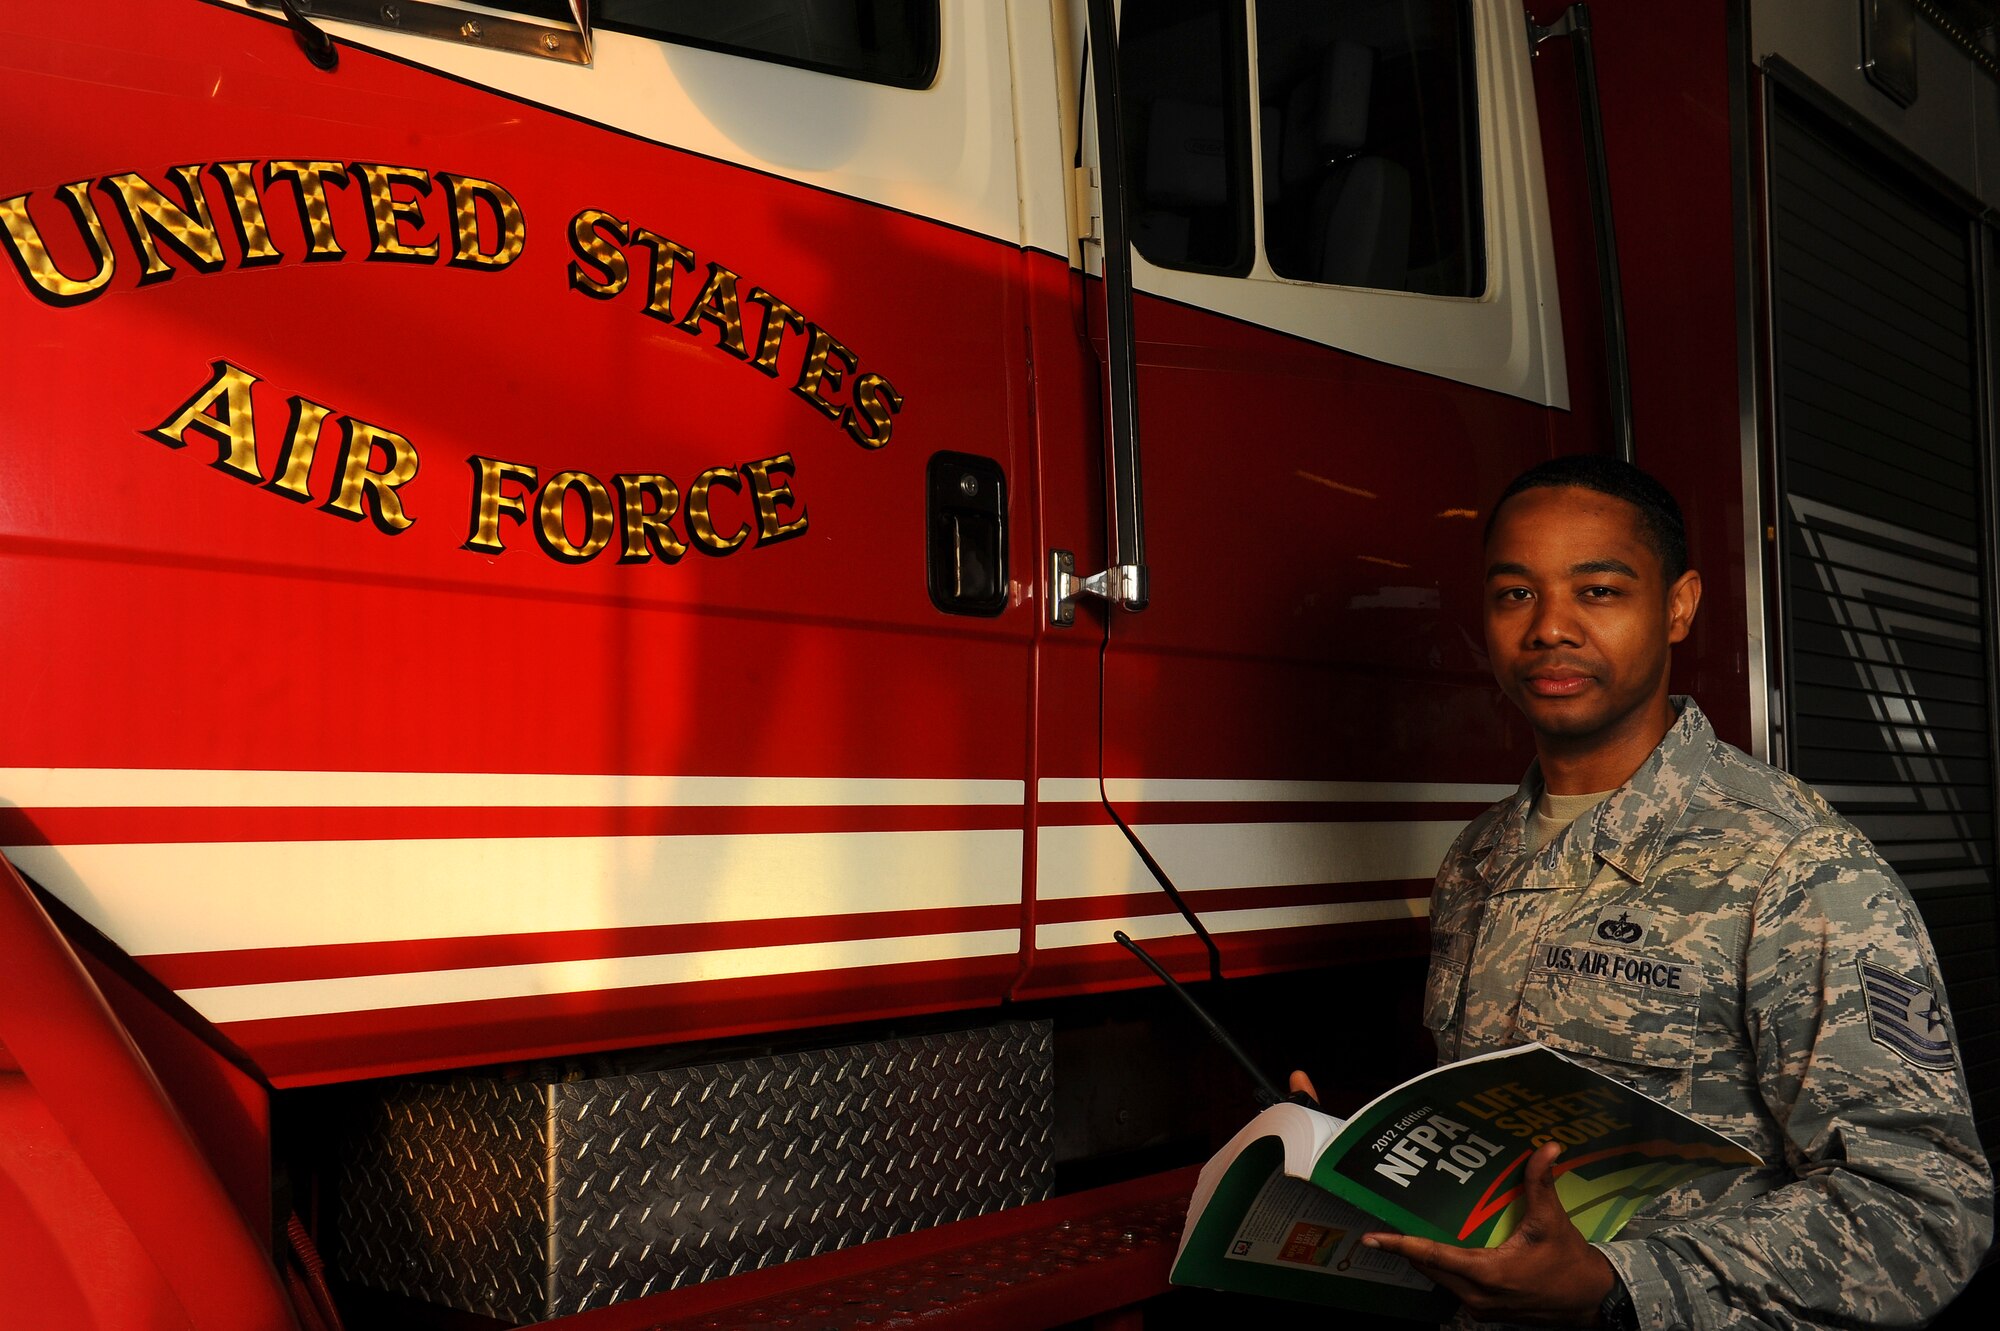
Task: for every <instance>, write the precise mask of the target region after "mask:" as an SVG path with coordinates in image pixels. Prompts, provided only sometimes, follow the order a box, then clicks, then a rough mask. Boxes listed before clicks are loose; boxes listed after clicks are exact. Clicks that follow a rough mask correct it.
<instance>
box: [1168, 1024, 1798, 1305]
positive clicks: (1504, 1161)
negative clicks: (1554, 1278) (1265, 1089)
mask: <svg viewBox="0 0 2000 1331" xmlns="http://www.w3.org/2000/svg"><path fill="white" fill-rule="evenodd" d="M1551 1140H1554V1141H1559V1142H1561V1143H1563V1153H1562V1155H1560V1156H1558V1157H1557V1159H1556V1162H1555V1186H1556V1195H1557V1197H1558V1198H1559V1199H1560V1200H1561V1202H1562V1204H1563V1207H1564V1209H1565V1210H1567V1211H1568V1212H1569V1215H1570V1219H1571V1220H1573V1221H1574V1222H1575V1223H1576V1226H1577V1228H1578V1229H1579V1230H1581V1231H1582V1232H1583V1235H1584V1237H1585V1238H1587V1239H1590V1240H1592V1241H1597V1242H1601V1241H1603V1240H1605V1239H1609V1238H1611V1237H1612V1236H1613V1235H1615V1234H1616V1233H1617V1232H1618V1231H1619V1230H1620V1229H1621V1228H1623V1227H1624V1225H1625V1222H1626V1221H1627V1220H1629V1219H1631V1217H1632V1215H1633V1213H1634V1212H1636V1211H1637V1210H1638V1209H1639V1208H1640V1207H1641V1206H1643V1205H1645V1204H1646V1203H1647V1202H1648V1201H1650V1200H1652V1199H1653V1198H1654V1197H1657V1196H1659V1195H1660V1194H1661V1193H1663V1192H1665V1191H1666V1190H1667V1189H1669V1188H1672V1187H1675V1186H1677V1185H1679V1184H1681V1183H1684V1182H1686V1181H1687V1180H1689V1179H1692V1178H1695V1177H1697V1176H1698V1175H1701V1174H1705V1173H1708V1172H1709V1171H1711V1170H1715V1169H1729V1168H1739V1167H1743V1166H1747V1165H1755V1164H1759V1163H1761V1161H1760V1160H1759V1159H1758V1157H1757V1156H1756V1155H1755V1154H1753V1153H1752V1152H1750V1151H1748V1150H1745V1149H1744V1148H1743V1147H1741V1146H1739V1145H1737V1144H1736V1143H1735V1142H1733V1141H1731V1140H1730V1139H1729V1138H1727V1137H1724V1136H1723V1135H1722V1134H1720V1133H1718V1132H1715V1131H1713V1130H1712V1129H1709V1128H1706V1127H1703V1126H1702V1125H1701V1124H1699V1123H1696V1122H1695V1121H1694V1120H1693V1119H1691V1118H1688V1117H1687V1116H1686V1115H1684V1114H1681V1113H1679V1112H1678V1111H1676V1110H1673V1109H1670V1108H1668V1107H1667V1106H1665V1105H1663V1104H1660V1103H1659V1102H1658V1101H1656V1100H1652V1099H1650V1098H1648V1097H1647V1096H1644V1095H1642V1094H1640V1093H1639V1092H1637V1091H1635V1090H1633V1089H1632V1088H1630V1087H1629V1086H1626V1085H1625V1084H1624V1083H1622V1082H1618V1081H1615V1080H1613V1079H1612V1078H1609V1077H1606V1076H1603V1075H1602V1074H1600V1073H1597V1072H1594V1071H1592V1070H1591V1069H1589V1068H1586V1067H1584V1066H1582V1065H1581V1064H1578V1063H1575V1062H1572V1061H1571V1060H1569V1059H1567V1058H1565V1057H1563V1056H1562V1055H1561V1054H1559V1053H1557V1052H1556V1051H1554V1050H1553V1049H1549V1048H1546V1047H1545V1046H1542V1045H1539V1044H1528V1045H1522V1046H1520V1047H1518V1048H1514V1049H1508V1050H1503V1051H1501V1052H1499V1053H1495V1054H1483V1055H1480V1056H1479V1057H1477V1058H1470V1059H1466V1060H1464V1061H1463V1062H1459V1063H1452V1064H1447V1065H1446V1066H1444V1067H1440V1068H1433V1069H1432V1070H1431V1071H1429V1072H1426V1073H1424V1074H1422V1075H1421V1076H1418V1077H1414V1078H1412V1079H1411V1080H1409V1081H1407V1082H1404V1083H1403V1084H1402V1085H1401V1086H1398V1087H1396V1088H1395V1089H1394V1090H1391V1091H1389V1092H1387V1093H1386V1094H1384V1095H1381V1096H1378V1097H1377V1098H1376V1099H1374V1100H1373V1101H1371V1102H1369V1103H1368V1104H1367V1105H1365V1106H1363V1107H1362V1108H1361V1109H1360V1110H1359V1111H1358V1112H1357V1113H1356V1114H1355V1115H1354V1116H1353V1117H1352V1118H1350V1119H1347V1120H1345V1121H1343V1120H1341V1119H1337V1118H1333V1117H1331V1116H1330V1115H1327V1114H1322V1113H1320V1112H1318V1111H1317V1110H1314V1109H1309V1108H1306V1107H1305V1106H1303V1105H1294V1104H1280V1105H1273V1106H1272V1107H1271V1108H1269V1109H1266V1110H1265V1111H1264V1112H1263V1113H1261V1114H1259V1115H1258V1116H1257V1117H1256V1118H1254V1119H1252V1120H1251V1121H1250V1123H1249V1125H1248V1126H1247V1127H1245V1128H1244V1129H1243V1131H1241V1132H1239V1133H1237V1134H1236V1136H1235V1137H1234V1138H1232V1139H1231V1140H1230V1142H1229V1144H1228V1145H1227V1146H1225V1147H1223V1149H1222V1150H1221V1151H1220V1152H1218V1153H1217V1154H1216V1156H1215V1157H1214V1159H1212V1160H1210V1161H1209V1162H1208V1164H1207V1165H1206V1166H1205V1167H1204V1168H1203V1169H1202V1172H1201V1177H1200V1180H1199V1181H1198V1182H1197V1184H1196V1186H1195V1192H1194V1197H1193V1200H1192V1201H1191V1202H1190V1204H1189V1207H1188V1222H1187V1226H1186V1228H1185V1229H1184V1230H1183V1232H1182V1235H1181V1248H1180V1253H1179V1255H1178V1256H1177V1257H1176V1259H1175V1262H1174V1270H1173V1280H1174V1282H1175V1283H1176V1284H1183V1285H1199V1286H1204V1287H1206V1288H1211V1289H1228V1290H1238V1291H1241V1292H1245V1293H1255V1294H1268V1295H1276V1296H1278V1297H1282V1298H1294V1299H1299V1300H1302V1301H1305V1302H1312V1303H1325V1304H1332V1305H1335V1306H1339V1307H1347V1308H1355V1309H1361V1310H1367V1311H1375V1312H1383V1313H1391V1314H1399V1315H1403V1316H1408V1317H1413V1318H1420V1319H1431V1318H1436V1317H1440V1316H1442V1315H1445V1314H1447V1313H1448V1312H1449V1310H1450V1307H1451V1302H1452V1301H1451V1299H1450V1298H1449V1296H1447V1295H1445V1294H1444V1293H1443V1291H1441V1290H1437V1289H1435V1288H1433V1287H1432V1286H1431V1285H1430V1283H1429V1282H1428V1281H1426V1280H1425V1279H1424V1278H1423V1277H1422V1276H1420V1275H1418V1274H1417V1273H1416V1272H1415V1271H1414V1270H1412V1269H1411V1268H1410V1266H1409V1265H1408V1264H1407V1263H1406V1262H1404V1261H1402V1260H1401V1259H1400V1258H1397V1257H1393V1256H1391V1255H1389V1254H1387V1253H1382V1252H1378V1251H1375V1250H1373V1249H1369V1248H1364V1247H1362V1246H1361V1236H1362V1235H1363V1234H1365V1233H1367V1232H1369V1231H1371V1230H1381V1229H1393V1230H1398V1231H1400V1232H1402V1233H1405V1234H1417V1235H1421V1236H1423V1237H1425V1238H1430V1239H1436V1240H1437V1241H1439V1242H1441V1243H1451V1244H1455V1245H1457V1246H1459V1247H1468V1248H1470V1247H1493V1246H1495V1245H1497V1244H1500V1243H1502V1242H1504V1241H1505V1240H1506V1238H1507V1236H1508V1234H1510V1233H1512V1232H1513V1227H1514V1221H1515V1218H1516V1217H1517V1216H1518V1214H1519V1213H1520V1210H1521V1206H1522V1191H1523V1179H1524V1176H1525V1171H1526V1166H1527V1161H1528V1157H1529V1156H1531V1155H1532V1154H1533V1153H1534V1152H1535V1150H1536V1149H1537V1148H1538V1147H1540V1146H1541V1145H1542V1144H1543V1143H1544V1142H1547V1141H1551Z"/></svg>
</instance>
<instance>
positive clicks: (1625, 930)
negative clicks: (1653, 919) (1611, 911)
mask: <svg viewBox="0 0 2000 1331" xmlns="http://www.w3.org/2000/svg"><path fill="white" fill-rule="evenodd" d="M1596 932H1597V936H1598V937H1599V938H1601V939H1603V940H1604V941H1605V942H1607V943H1616V944H1618V945H1619V946H1621V947H1630V946H1631V945H1632V944H1634V943H1636V942H1638V941H1639V940H1640V939H1642V938H1644V937H1645V936H1646V926H1645V925H1644V924H1642V923H1640V922H1639V921H1638V920H1635V919H1633V918H1632V912H1631V911H1629V910H1621V911H1619V912H1618V918H1617V919H1615V920H1614V919H1610V918H1606V919H1602V920H1599V921H1598V922H1597V930H1596Z"/></svg>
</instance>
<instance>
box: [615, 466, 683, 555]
mask: <svg viewBox="0 0 2000 1331" xmlns="http://www.w3.org/2000/svg"><path fill="white" fill-rule="evenodd" d="M617 479H618V499H619V505H620V507H621V508H622V509H623V516H624V519H625V548H624V550H623V551H621V552H620V554H619V556H618V562H619V563H621V564H643V563H645V562H646V561H647V560H648V559H651V558H652V557H653V556H654V555H658V556H659V557H660V562H661V563H663V564H678V563H679V562H680V559H681V556H682V555H684V554H686V553H687V545H686V543H685V542H683V541H682V540H681V538H680V537H679V536H678V535H677V534H676V533H675V532H674V529H673V518H674V513H675V512H676V511H677V510H678V509H679V508H680V503H681V494H680V491H679V490H677V489H675V488H674V483H673V482H672V481H670V480H668V479H667V478H666V477H664V476H661V475H658V474H657V473H654V472H634V473H632V474H630V475H624V476H620V477H618V478H617ZM648 495H651V496H652V497H653V502H654V507H653V508H652V509H650V510H649V509H647V507H646V496H648Z"/></svg>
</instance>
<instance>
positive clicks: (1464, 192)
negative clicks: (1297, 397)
mask: <svg viewBox="0 0 2000 1331" xmlns="http://www.w3.org/2000/svg"><path fill="white" fill-rule="evenodd" d="M1257 84H1258V91H1257V100H1258V112H1259V120H1260V125H1259V135H1260V140H1261V145H1262V148H1263V171H1262V184H1263V206H1264V252H1265V257H1266V259H1268V260H1269V262H1270V265H1271V269H1272V271H1273V272H1275V273H1277V274H1278V275H1279V276H1280V277H1289V278H1296V279H1302V280H1304V281H1308V282H1326V283H1333V284H1337V285H1340V286H1358V287H1378V288H1385V289H1388V290H1392V291H1416V292H1423V293H1425V294H1428V295H1434V296H1477V295H1481V294H1482V293H1483V292H1484V291H1485V287H1486V271H1485V268H1486V265H1485V252H1484V242H1483V238H1482V235H1481V232H1482V227H1481V217H1480V211H1481V210H1480V188H1479V160H1478V149H1477V143H1478V137H1477V124H1476V121H1475V112H1474V106H1475V105H1476V97H1475V93H1476V84H1475V79H1474V73H1473V48H1472V19H1471V14H1470V12H1469V6H1468V5H1467V4H1466V3H1465V0H1377V2H1376V3H1369V4H1339V5H1330V4H1326V3H1324V2H1323V0H1257ZM1149 257H1150V256H1149Z"/></svg>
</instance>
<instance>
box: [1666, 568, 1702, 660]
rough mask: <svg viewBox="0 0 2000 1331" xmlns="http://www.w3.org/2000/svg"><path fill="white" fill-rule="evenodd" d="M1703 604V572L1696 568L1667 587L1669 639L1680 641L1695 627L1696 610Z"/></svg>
mask: <svg viewBox="0 0 2000 1331" xmlns="http://www.w3.org/2000/svg"><path fill="white" fill-rule="evenodd" d="M1700 606H1701V574H1700V573H1698V572H1696V571H1695V570H1694V569H1689V570H1688V571H1687V572H1685V573H1683V574H1681V575H1680V577H1678V578H1676V579H1675V580H1674V585H1673V586H1671V587H1669V588H1667V641H1668V642H1670V643H1672V642H1679V641H1681V640H1682V639H1683V638H1685V637H1687V635H1688V630H1689V629H1691V628H1693V627H1694V612H1695V611H1696V610H1697V609H1699V608H1700Z"/></svg>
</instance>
